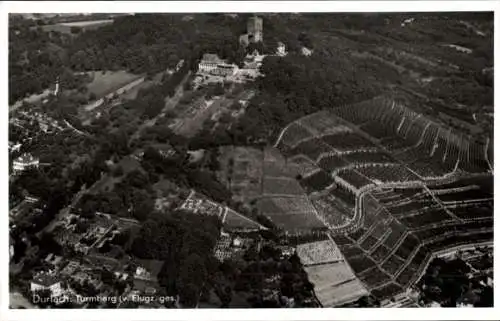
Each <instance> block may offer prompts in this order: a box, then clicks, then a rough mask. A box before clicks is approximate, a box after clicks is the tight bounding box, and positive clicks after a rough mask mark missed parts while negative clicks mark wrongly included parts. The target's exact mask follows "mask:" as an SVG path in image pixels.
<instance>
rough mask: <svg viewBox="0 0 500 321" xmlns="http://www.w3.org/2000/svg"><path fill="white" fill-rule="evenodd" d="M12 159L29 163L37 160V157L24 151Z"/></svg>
mask: <svg viewBox="0 0 500 321" xmlns="http://www.w3.org/2000/svg"><path fill="white" fill-rule="evenodd" d="M14 161H15V162H20V163H31V162H34V161H38V159H37V158H35V157H33V155H31V154H29V153H24V154H22V155H21V156H19V157H18V158H16V159H15V160H14Z"/></svg>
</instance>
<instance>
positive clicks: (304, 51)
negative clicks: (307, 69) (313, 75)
mask: <svg viewBox="0 0 500 321" xmlns="http://www.w3.org/2000/svg"><path fill="white" fill-rule="evenodd" d="M300 52H301V53H302V55H304V56H306V57H309V56H310V55H312V50H311V49H309V48H306V47H302V48H301V49H300Z"/></svg>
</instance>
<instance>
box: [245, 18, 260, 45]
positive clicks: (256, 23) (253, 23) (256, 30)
mask: <svg viewBox="0 0 500 321" xmlns="http://www.w3.org/2000/svg"><path fill="white" fill-rule="evenodd" d="M262 29H263V28H262V18H259V17H257V16H254V17H251V18H249V19H248V21H247V33H248V40H249V41H250V42H260V41H262V40H263V34H262Z"/></svg>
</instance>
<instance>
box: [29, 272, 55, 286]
mask: <svg viewBox="0 0 500 321" xmlns="http://www.w3.org/2000/svg"><path fill="white" fill-rule="evenodd" d="M60 281H61V280H60V279H59V278H58V277H57V276H56V275H54V274H49V273H46V272H41V273H38V274H37V275H35V276H34V277H33V280H32V281H31V282H32V283H35V284H39V285H41V286H44V287H49V286H52V285H54V284H56V283H58V282H60Z"/></svg>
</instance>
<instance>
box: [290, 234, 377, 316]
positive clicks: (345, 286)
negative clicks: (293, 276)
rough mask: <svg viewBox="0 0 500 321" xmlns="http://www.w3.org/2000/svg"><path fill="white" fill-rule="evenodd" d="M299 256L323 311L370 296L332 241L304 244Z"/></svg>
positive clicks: (301, 246)
mask: <svg viewBox="0 0 500 321" xmlns="http://www.w3.org/2000/svg"><path fill="white" fill-rule="evenodd" d="M297 255H298V256H299V258H300V261H301V262H302V264H303V265H304V270H305V271H306V273H307V275H308V278H309V281H310V282H311V283H312V284H313V285H314V292H315V293H316V297H317V298H318V300H319V301H320V302H321V305H322V306H323V307H334V306H339V305H343V304H346V303H350V302H353V301H355V300H357V299H359V298H360V297H362V296H364V295H367V294H368V291H367V290H366V289H365V287H364V286H363V284H362V283H361V282H360V281H359V280H358V279H357V278H356V276H355V274H354V273H353V271H352V270H351V268H350V267H349V264H348V263H347V262H346V261H345V260H344V258H343V256H342V254H341V253H340V250H339V249H338V247H337V246H336V245H335V243H334V242H333V241H332V240H330V239H328V240H325V241H319V242H312V243H306V244H301V245H299V246H297Z"/></svg>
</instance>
